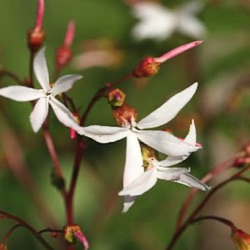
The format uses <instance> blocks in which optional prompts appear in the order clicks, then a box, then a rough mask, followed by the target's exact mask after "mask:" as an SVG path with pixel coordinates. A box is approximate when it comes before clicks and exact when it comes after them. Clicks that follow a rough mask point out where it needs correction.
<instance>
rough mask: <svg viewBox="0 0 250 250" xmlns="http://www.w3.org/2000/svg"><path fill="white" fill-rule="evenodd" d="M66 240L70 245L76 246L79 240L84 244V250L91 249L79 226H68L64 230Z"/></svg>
mask: <svg viewBox="0 0 250 250" xmlns="http://www.w3.org/2000/svg"><path fill="white" fill-rule="evenodd" d="M63 232H64V238H65V240H66V241H67V242H68V243H70V244H75V243H76V242H77V241H78V240H79V241H80V242H81V243H82V244H83V246H84V249H85V250H87V249H88V248H89V243H88V241H87V239H86V237H85V236H84V234H83V232H82V230H81V228H80V227H79V226H78V225H69V226H66V227H65V228H64V230H63Z"/></svg>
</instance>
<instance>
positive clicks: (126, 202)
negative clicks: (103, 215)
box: [122, 195, 136, 213]
mask: <svg viewBox="0 0 250 250" xmlns="http://www.w3.org/2000/svg"><path fill="white" fill-rule="evenodd" d="M135 200H136V196H129V195H128V196H124V198H123V209H122V212H123V213H126V212H128V210H129V209H130V208H131V207H132V205H133V204H134V203H135Z"/></svg>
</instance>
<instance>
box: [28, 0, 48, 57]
mask: <svg viewBox="0 0 250 250" xmlns="http://www.w3.org/2000/svg"><path fill="white" fill-rule="evenodd" d="M43 15H44V0H38V7H37V15H36V23H35V26H34V28H32V29H31V30H29V32H28V47H29V49H30V50H31V52H32V53H35V52H37V51H38V50H39V49H40V47H41V46H42V45H43V42H44V40H45V32H44V30H43V28H42V24H43Z"/></svg>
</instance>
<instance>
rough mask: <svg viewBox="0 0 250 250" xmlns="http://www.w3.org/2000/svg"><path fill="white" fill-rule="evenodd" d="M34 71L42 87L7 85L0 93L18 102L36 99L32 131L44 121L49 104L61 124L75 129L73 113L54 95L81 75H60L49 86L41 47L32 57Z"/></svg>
mask: <svg viewBox="0 0 250 250" xmlns="http://www.w3.org/2000/svg"><path fill="white" fill-rule="evenodd" d="M34 71H35V75H36V78H37V80H38V82H39V83H40V85H41V87H42V89H34V88H29V87H25V86H9V87H5V88H2V89H0V95H1V96H4V97H7V98H10V99H12V100H15V101H19V102H25V101H34V100H37V102H36V104H35V106H34V109H33V111H32V113H31V115H30V122H31V126H32V128H33V130H34V132H37V131H38V130H39V129H40V128H41V126H42V124H43V122H44V121H45V119H46V117H47V115H48V111H49V105H50V106H51V107H52V109H53V110H54V112H55V115H56V117H57V119H58V120H59V121H60V122H61V123H62V124H64V125H65V126H66V127H70V128H73V129H75V130H76V129H77V128H78V127H79V126H78V124H77V123H76V121H75V119H74V117H73V115H72V114H71V112H70V111H69V110H68V109H67V108H66V107H65V106H64V105H63V104H62V103H61V102H59V101H58V100H57V99H56V96H57V95H58V94H61V93H64V92H66V91H68V90H69V89H71V87H72V86H73V84H74V83H75V81H77V80H79V79H81V78H82V76H80V75H66V76H63V77H60V78H59V79H58V80H57V81H56V82H55V83H54V84H52V87H51V85H50V82H49V75H48V68H47V63H46V59H45V48H43V49H41V50H40V51H39V52H38V53H37V55H36V57H35V59H34Z"/></svg>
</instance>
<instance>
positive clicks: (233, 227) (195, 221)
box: [190, 215, 236, 229]
mask: <svg viewBox="0 0 250 250" xmlns="http://www.w3.org/2000/svg"><path fill="white" fill-rule="evenodd" d="M202 220H215V221H218V222H221V223H222V224H224V225H227V226H228V227H230V228H231V229H236V227H235V225H234V224H233V223H232V222H231V221H230V220H227V219H225V218H223V217H219V216H213V215H207V216H200V217H198V218H196V219H194V220H192V221H191V222H190V224H194V223H197V222H199V221H202Z"/></svg>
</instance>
